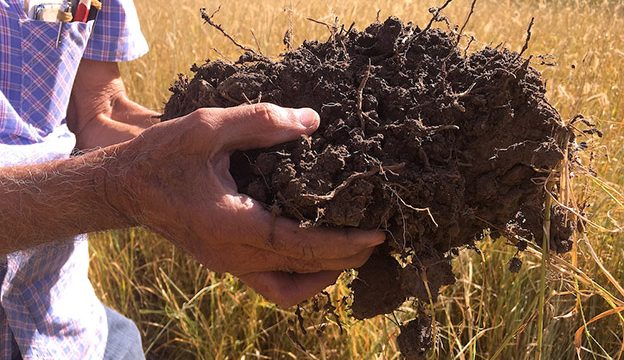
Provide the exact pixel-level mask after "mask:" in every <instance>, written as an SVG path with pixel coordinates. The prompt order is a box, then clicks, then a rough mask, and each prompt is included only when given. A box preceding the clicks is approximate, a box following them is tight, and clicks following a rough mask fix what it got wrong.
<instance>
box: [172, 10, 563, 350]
mask: <svg viewBox="0 0 624 360" xmlns="http://www.w3.org/2000/svg"><path fill="white" fill-rule="evenodd" d="M192 70H193V72H194V77H193V78H192V79H190V80H189V79H186V78H181V79H180V80H179V81H178V82H177V83H176V84H174V86H173V87H172V88H171V90H172V92H173V95H172V96H171V98H170V100H169V102H168V103H167V104H166V107H165V112H164V115H163V119H171V118H174V117H178V116H181V115H185V114H188V113H190V112H192V111H194V110H195V109H197V108H200V107H230V106H237V105H241V104H246V103H248V102H258V101H263V102H271V103H275V104H278V105H281V106H286V107H310V108H313V109H315V110H316V111H317V112H318V113H319V114H320V116H321V124H320V127H319V129H318V131H316V132H315V133H314V134H313V135H312V136H311V137H309V138H305V139H304V138H302V139H300V140H298V141H293V142H290V143H287V144H283V145H279V146H275V147H272V148H269V149H262V150H253V151H246V152H245V153H235V154H234V155H233V156H232V160H231V173H232V175H233V177H234V179H235V181H236V183H237V185H238V189H239V191H240V192H242V193H245V194H248V195H250V196H252V197H253V198H255V199H257V200H259V201H261V202H263V203H265V204H266V205H267V208H270V207H271V206H278V207H279V209H281V215H282V216H287V217H290V218H293V219H296V220H298V221H300V222H301V224H302V225H303V226H322V227H330V228H331V227H356V228H361V229H383V230H384V231H386V232H387V234H388V236H387V239H388V240H387V243H386V245H385V246H384V247H383V248H380V249H379V250H377V251H376V253H375V254H374V255H373V256H372V257H371V258H370V260H369V262H368V263H367V264H365V265H364V266H363V267H362V268H360V269H359V274H358V277H357V279H356V280H355V281H354V282H353V284H352V289H353V294H354V300H353V315H354V316H355V317H356V318H358V319H363V318H369V317H371V316H374V315H377V314H385V313H390V312H392V311H393V310H394V309H396V308H397V307H398V306H400V305H401V303H402V302H403V301H404V300H405V299H407V298H411V297H416V298H418V299H421V300H423V301H426V302H428V301H429V298H430V297H431V298H432V299H433V300H434V299H435V298H436V297H437V295H438V291H439V289H440V287H441V286H443V285H448V284H452V283H453V282H454V276H453V274H452V271H451V266H450V260H451V258H452V257H453V256H454V254H455V253H456V252H455V249H457V248H460V247H464V246H469V247H472V246H473V244H474V241H475V240H478V239H480V238H481V235H482V233H483V231H484V230H485V229H488V228H489V229H490V230H491V231H492V233H496V232H500V233H504V234H513V235H514V236H516V237H518V239H520V241H535V240H536V239H537V240H538V241H539V243H541V239H542V238H543V235H542V214H544V200H545V198H546V193H545V190H544V189H545V186H544V181H545V179H546V178H547V175H548V174H549V173H550V172H551V171H552V170H553V169H555V168H556V167H557V166H558V165H559V164H560V162H561V161H562V159H563V157H564V153H565V151H564V150H565V149H566V148H567V147H568V145H569V144H568V142H569V141H571V139H573V135H572V134H571V133H570V131H569V129H568V128H567V127H565V126H564V124H563V122H562V120H561V118H560V116H559V114H558V113H557V111H556V110H555V109H554V108H553V107H552V106H551V105H550V104H549V103H548V101H547V99H546V97H545V91H546V90H545V86H544V83H543V81H542V80H541V76H540V73H539V72H538V71H537V70H535V69H534V68H532V67H531V66H530V62H529V61H528V60H527V59H524V58H523V57H522V56H521V55H520V54H518V53H516V52H513V51H509V50H506V49H493V48H485V49H483V50H480V51H476V52H474V53H472V54H468V55H466V54H465V52H464V50H463V49H460V48H458V46H457V35H456V34H450V33H446V32H444V31H442V30H439V29H435V28H431V27H430V26H427V28H426V30H421V29H420V28H419V27H418V26H415V25H413V24H411V23H408V24H404V23H402V22H401V21H400V20H399V19H397V18H393V17H391V18H389V19H387V20H386V21H385V22H383V23H374V24H372V25H370V26H369V27H367V28H366V29H365V30H364V31H361V32H360V31H357V30H351V29H350V30H349V31H339V32H338V31H336V32H334V33H332V36H331V38H330V39H329V40H328V41H325V42H319V41H306V42H304V43H303V45H302V46H300V47H299V48H296V49H292V50H291V51H288V52H286V53H285V54H283V56H282V57H281V58H280V59H279V60H278V61H272V60H270V59H267V58H265V57H262V56H259V55H257V54H253V53H246V54H245V55H243V56H241V58H240V59H239V60H238V61H237V62H236V63H234V64H230V63H226V62H223V61H209V62H207V63H205V64H203V65H200V66H193V68H192ZM551 213H552V214H553V215H552V219H551V226H550V229H551V230H550V231H551V234H550V239H551V243H552V245H551V246H552V247H553V249H555V250H557V251H560V252H561V251H568V250H569V249H570V244H571V242H570V240H569V239H570V236H571V234H572V231H573V230H574V222H573V221H572V220H570V219H569V218H568V217H566V216H565V213H564V212H563V211H562V210H561V209H558V208H553V210H552V211H551ZM518 244H522V245H518V248H520V247H523V248H526V246H524V245H525V243H523V242H520V243H518ZM514 259H516V258H514ZM517 260H518V261H519V259H517ZM518 261H516V260H512V262H513V263H512V264H510V268H513V270H515V269H516V268H519V266H517V265H518ZM414 321H415V322H414ZM414 321H412V322H410V323H408V324H407V325H405V326H403V327H402V334H401V335H400V336H399V340H398V341H399V345H400V347H401V350H402V351H403V352H404V354H405V355H406V356H408V355H410V354H421V353H424V351H425V350H423V349H426V348H427V346H429V345H430V344H431V330H430V329H429V330H428V332H427V331H425V330H423V326H424V325H423V324H427V326H426V327H428V326H429V325H430V323H431V320H430V319H429V320H427V319H425V318H418V319H416V320H414ZM414 324H415V325H414ZM423 331H424V332H423Z"/></svg>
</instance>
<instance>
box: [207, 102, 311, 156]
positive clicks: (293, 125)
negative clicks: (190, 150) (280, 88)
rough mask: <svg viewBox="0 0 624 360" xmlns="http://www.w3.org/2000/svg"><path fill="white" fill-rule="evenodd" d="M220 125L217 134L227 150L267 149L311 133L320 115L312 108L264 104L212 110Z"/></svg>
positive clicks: (217, 137) (222, 145)
mask: <svg viewBox="0 0 624 360" xmlns="http://www.w3.org/2000/svg"><path fill="white" fill-rule="evenodd" d="M208 111H213V112H214V114H212V116H214V119H215V121H218V124H217V127H216V128H217V134H216V136H215V137H214V138H215V139H217V141H221V144H220V145H221V148H223V149H225V150H246V149H254V148H266V147H269V146H273V145H276V144H280V143H284V142H288V141H292V140H296V139H297V138H299V137H300V136H301V135H309V134H311V133H312V132H314V131H315V130H316V128H317V127H318V124H319V115H318V114H317V113H316V111H314V110H312V109H308V108H302V109H289V108H283V107H279V106H277V105H273V104H268V103H261V104H254V105H245V106H237V107H233V108H227V109H210V110H208Z"/></svg>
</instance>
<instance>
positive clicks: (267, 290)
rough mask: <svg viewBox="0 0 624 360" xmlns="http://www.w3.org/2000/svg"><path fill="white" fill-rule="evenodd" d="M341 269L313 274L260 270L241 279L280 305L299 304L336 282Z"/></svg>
mask: <svg viewBox="0 0 624 360" xmlns="http://www.w3.org/2000/svg"><path fill="white" fill-rule="evenodd" d="M339 275H340V271H322V272H317V273H312V274H290V273H285V272H258V273H251V274H246V275H243V276H241V277H240V279H241V280H242V281H243V282H244V283H245V284H246V285H247V286H249V287H251V288H252V289H254V290H255V291H256V292H258V293H259V294H261V295H262V296H264V297H265V298H266V299H267V300H269V301H271V302H274V303H275V304H277V305H279V306H280V307H284V308H286V307H290V306H293V305H296V304H299V303H300V302H302V301H303V300H306V299H309V298H311V297H312V296H314V295H316V294H318V293H319V292H321V291H322V290H323V289H325V288H326V287H328V286H329V285H332V284H334V283H335V282H336V279H337V278H338V276H339Z"/></svg>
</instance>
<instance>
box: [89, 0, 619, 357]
mask: <svg viewBox="0 0 624 360" xmlns="http://www.w3.org/2000/svg"><path fill="white" fill-rule="evenodd" d="M440 2H441V1H438V2H434V1H407V0H378V1H365V0H361V1H337V0H331V1H322V2H321V1H299V0H292V1H288V0H280V1H277V0H276V1H270V0H265V1H239V0H229V1H224V2H218V1H206V0H204V1H200V0H189V1H184V2H180V3H176V2H169V1H163V0H151V1H147V0H136V4H137V7H138V9H139V13H140V17H141V21H142V28H143V31H144V33H145V35H146V37H147V39H148V41H149V43H150V45H151V51H150V53H149V54H148V55H147V56H145V57H143V58H141V59H140V60H137V61H134V62H132V63H129V64H125V65H124V66H123V73H124V77H125V79H126V84H127V87H128V90H129V92H130V94H131V96H132V97H133V98H134V99H136V100H138V101H139V102H142V103H144V104H146V105H148V106H151V107H153V108H155V109H157V110H160V109H162V105H163V103H164V102H165V101H166V99H167V98H168V91H167V88H168V87H169V85H170V84H171V83H172V82H173V80H174V79H175V78H176V74H177V73H179V72H188V68H189V67H190V65H191V64H192V63H193V62H200V61H203V60H204V59H206V58H211V59H216V58H220V57H225V58H227V59H235V58H236V57H237V55H239V52H238V51H237V49H236V48H235V47H234V46H232V45H231V44H230V43H229V42H228V41H227V40H226V39H225V38H224V37H223V36H221V35H220V34H218V33H217V32H216V31H215V30H214V29H211V28H209V27H208V26H206V25H203V24H202V22H201V19H200V17H199V8H200V7H206V8H207V9H208V10H209V11H210V10H214V9H216V8H217V7H218V6H219V5H222V9H221V11H220V12H219V14H218V15H217V17H216V19H217V21H218V22H220V23H221V24H222V25H223V26H224V27H225V28H226V29H227V30H228V31H229V32H230V33H231V34H232V35H234V36H236V38H237V39H239V40H240V41H241V42H243V43H246V44H248V45H249V46H252V47H257V48H259V49H260V50H261V51H262V52H263V53H264V54H267V55H270V56H278V54H279V53H280V52H282V51H283V50H284V49H283V46H282V38H283V35H284V32H285V31H286V29H288V27H289V26H292V28H293V30H294V44H299V43H301V42H302V41H303V39H310V38H312V39H326V38H327V36H328V32H327V29H326V28H325V27H323V26H320V25H318V24H315V23H313V22H311V21H308V20H306V18H308V17H311V18H315V19H318V20H323V21H326V22H330V23H331V22H333V21H334V18H335V17H338V18H339V19H340V21H342V22H344V23H347V24H350V23H351V22H353V21H355V22H356V27H358V28H362V27H364V26H365V25H366V24H368V23H370V22H372V21H374V20H375V17H376V13H377V11H378V10H380V17H381V18H382V19H384V18H385V17H387V16H389V15H396V16H399V17H401V18H402V19H404V20H411V21H413V22H415V23H417V24H425V23H426V22H427V21H428V19H429V18H430V14H429V13H428V12H427V9H428V8H429V7H431V6H434V5H440ZM470 4H471V1H470V0H456V1H454V2H453V3H452V4H451V5H450V6H449V7H448V8H447V10H445V12H444V14H445V15H446V16H448V18H449V20H450V21H451V22H453V23H459V24H462V23H463V21H464V19H465V18H466V15H467V14H468V12H469V9H470ZM531 17H535V26H534V28H533V37H532V40H531V42H530V47H529V50H528V53H529V54H533V55H539V54H550V55H552V56H553V57H554V58H553V59H551V60H552V61H555V62H556V63H557V66H545V65H539V61H535V62H534V65H535V66H536V67H537V68H538V69H540V70H541V71H543V74H544V77H545V78H546V79H547V85H548V86H547V87H548V96H549V98H550V100H551V102H552V103H553V104H554V105H555V107H556V108H557V109H559V111H560V112H561V114H562V117H563V118H564V119H571V118H572V117H573V116H574V115H575V114H577V113H582V114H584V115H585V116H587V117H589V118H591V119H592V120H593V121H594V122H596V123H597V124H598V127H599V128H601V129H602V130H603V131H604V136H603V137H602V138H600V139H594V140H593V145H594V146H593V149H594V150H593V155H592V157H593V163H592V165H591V167H592V169H593V170H594V171H595V172H596V173H597V176H596V177H594V176H592V175H591V174H590V173H589V172H584V171H578V172H577V173H576V177H575V186H574V188H573V192H572V194H573V195H574V196H575V197H576V198H577V199H579V201H580V200H582V199H585V198H587V199H588V200H589V203H590V204H591V207H589V208H588V210H587V216H588V217H589V219H590V220H591V224H590V225H589V226H588V230H587V232H586V234H585V235H582V236H578V237H577V238H576V239H575V240H576V244H575V248H574V251H573V252H572V253H570V254H566V255H564V256H560V257H559V256H551V257H550V258H549V259H548V261H545V262H544V264H545V265H543V264H542V258H541V254H540V251H539V250H538V249H534V248H532V249H529V251H527V252H525V253H523V254H521V258H522V260H523V261H524V265H523V267H522V269H521V271H520V272H519V273H518V274H512V273H510V272H509V271H507V270H506V269H507V263H508V261H509V259H510V258H511V257H512V256H513V255H514V253H515V249H514V248H512V247H510V246H508V245H506V243H505V241H504V240H502V239H501V240H498V241H496V242H494V241H490V240H487V239H486V241H483V242H481V243H479V247H480V249H481V254H478V253H477V252H475V251H469V250H465V251H463V252H462V253H461V255H460V256H459V258H458V259H456V260H455V262H454V270H455V273H456V274H457V277H458V281H457V283H456V284H455V285H453V286H450V287H447V288H446V289H445V290H444V291H443V292H442V296H441V297H440V299H439V301H438V303H437V304H435V305H434V308H435V309H434V311H435V314H436V315H435V316H436V325H435V333H436V344H435V348H434V350H433V351H432V353H431V357H432V358H440V359H461V360H464V359H540V358H541V359H574V358H577V357H578V358H582V359H608V358H614V359H619V358H622V354H623V351H624V340H623V338H624V317H623V316H620V314H619V311H621V310H622V307H623V306H624V289H622V287H621V286H620V285H619V284H620V283H621V284H624V235H623V234H622V232H621V231H617V230H618V229H619V228H618V226H621V225H624V216H623V214H624V195H623V191H622V190H623V189H624V164H623V163H622V159H623V158H624V146H623V143H624V127H623V126H622V125H623V124H624V93H623V91H624V33H623V32H622V29H624V4H622V2H621V1H619V0H618V1H572V0H565V1H564V0H561V1H547V0H543V1H528V0H527V1H524V0H517V1H509V0H503V1H495V0H480V1H478V2H477V4H476V12H475V14H474V15H473V17H472V19H471V21H470V23H469V24H468V26H467V28H466V32H467V33H468V34H473V35H475V36H476V37H477V38H478V40H479V41H478V43H475V44H476V45H473V48H474V49H477V48H480V47H483V46H486V45H487V44H492V45H497V44H499V43H504V45H505V46H507V47H509V48H511V49H514V50H516V51H519V50H520V48H521V47H522V45H523V43H524V41H525V37H526V29H527V26H528V24H529V22H530V19H531ZM252 31H253V35H252ZM215 49H216V50H215ZM589 157H590V156H589V154H586V158H587V159H586V160H588V159H589ZM92 239H93V241H92V243H91V244H92V245H91V246H92V263H91V278H92V280H93V282H94V284H95V286H96V289H97V292H98V293H99V295H100V296H101V298H102V299H103V301H104V302H105V303H107V304H109V305H111V306H113V307H114V308H116V309H118V310H120V311H121V312H122V313H124V314H126V315H127V316H129V317H131V318H132V319H134V320H135V321H136V322H137V323H138V324H139V328H140V329H141V331H142V333H143V341H144V346H145V350H146V352H147V357H148V358H150V359H151V358H153V359H196V358H197V359H225V358H229V359H239V358H240V359H243V358H244V359H274V358H303V359H305V358H312V359H317V358H318V359H351V358H356V357H357V358H362V359H392V358H398V353H397V349H396V345H395V343H394V338H395V337H396V335H397V330H398V329H397V326H396V324H395V322H396V319H395V318H394V317H386V318H384V317H379V318H377V319H374V320H370V321H365V322H354V321H352V320H349V319H347V318H346V317H344V315H345V310H344V309H339V313H340V315H342V316H343V322H344V323H343V325H344V328H345V329H344V333H343V334H341V333H340V329H339V327H338V326H337V325H336V324H335V322H334V320H333V319H332V318H326V317H323V316H321V315H315V314H312V315H306V319H307V320H306V322H305V326H307V327H308V331H307V334H303V333H302V332H301V330H300V329H299V328H298V326H293V325H292V322H293V321H294V319H295V318H296V317H295V315H294V312H293V309H290V310H280V309H278V308H276V307H274V306H273V305H271V304H270V303H268V302H266V301H264V300H263V299H262V298H260V297H259V296H257V295H255V294H254V293H253V292H251V291H247V290H246V289H245V288H244V286H242V285H240V284H239V283H238V282H237V281H236V280H235V279H234V278H232V277H230V276H227V275H220V274H214V273H211V272H209V271H207V270H206V269H204V268H202V267H201V266H199V265H198V264H197V263H195V262H194V261H193V260H191V259H190V258H189V257H188V256H186V255H185V254H183V253H181V252H180V251H178V250H176V249H175V248H173V247H172V246H171V245H169V244H168V243H167V242H166V241H164V240H162V239H160V238H158V237H157V236H155V235H153V234H150V233H148V232H146V231H144V230H141V229H133V230H130V231H119V232H112V233H104V234H97V235H95V236H93V237H92ZM542 279H544V280H545V281H546V284H547V288H546V291H545V292H543V295H542V293H541V292H540V282H541V280H542ZM344 291H345V290H344V285H339V286H336V287H334V288H333V289H331V290H330V292H332V293H333V294H335V295H337V296H339V294H343V293H344ZM542 300H543V302H544V304H545V305H544V307H543V309H544V316H543V322H540V304H541V301H542ZM408 305H409V304H406V306H405V307H404V308H402V309H401V311H400V312H397V314H396V315H397V318H398V319H399V320H400V319H407V318H409V317H410V315H411V310H410V307H409V306H408ZM610 310H611V312H607V314H608V315H607V316H605V317H604V318H601V319H599V320H598V321H596V322H593V323H591V324H589V325H588V326H587V327H586V330H585V331H581V332H580V335H581V337H580V338H579V339H580V342H579V343H578V344H575V332H576V331H577V329H579V328H580V327H582V326H584V324H587V323H589V322H590V320H592V319H594V318H595V317H596V316H598V315H600V314H602V313H603V312H605V311H610ZM322 323H324V324H327V326H326V328H325V331H324V333H323V334H322V336H318V335H317V332H316V330H315V329H314V326H316V327H317V328H318V326H319V325H320V324H322ZM542 326H543V327H542ZM541 329H543V330H541ZM577 352H578V353H577Z"/></svg>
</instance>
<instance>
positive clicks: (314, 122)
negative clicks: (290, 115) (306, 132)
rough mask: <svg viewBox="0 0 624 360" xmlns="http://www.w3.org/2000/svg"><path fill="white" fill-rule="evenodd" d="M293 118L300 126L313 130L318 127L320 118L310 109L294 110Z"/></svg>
mask: <svg viewBox="0 0 624 360" xmlns="http://www.w3.org/2000/svg"><path fill="white" fill-rule="evenodd" d="M294 112H295V117H296V118H297V120H298V121H299V123H300V124H301V125H303V126H304V127H305V128H306V129H314V130H316V128H317V127H318V124H319V121H320V117H319V114H318V113H317V112H316V111H314V110H312V109H310V108H301V109H294Z"/></svg>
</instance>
